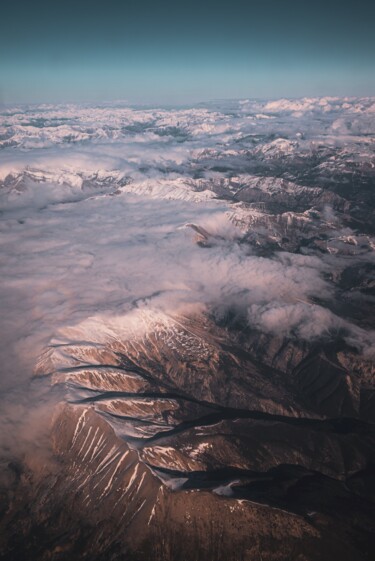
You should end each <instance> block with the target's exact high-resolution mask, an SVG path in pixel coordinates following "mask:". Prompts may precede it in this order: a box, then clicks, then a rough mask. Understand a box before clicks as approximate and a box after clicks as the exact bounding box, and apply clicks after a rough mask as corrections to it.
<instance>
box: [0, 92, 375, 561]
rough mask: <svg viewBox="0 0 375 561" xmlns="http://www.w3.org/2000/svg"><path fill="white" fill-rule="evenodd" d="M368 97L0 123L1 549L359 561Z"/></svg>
mask: <svg viewBox="0 0 375 561" xmlns="http://www.w3.org/2000/svg"><path fill="white" fill-rule="evenodd" d="M374 134H375V98H308V99H307V98H304V99H298V100H288V99H281V100H279V101H252V100H242V101H225V102H215V103H214V102H212V103H205V104H199V105H195V106H186V107H183V108H181V107H180V108H175V107H167V108H166V107H148V108H145V107H136V106H127V105H125V104H121V103H118V104H115V103H112V104H104V105H46V104H44V105H39V106H35V105H33V106H19V107H12V108H8V109H6V110H4V111H3V112H2V114H1V127H0V205H1V215H0V217H1V222H0V228H1V236H0V244H1V245H0V254H1V280H2V282H1V289H0V310H1V320H0V324H1V337H0V358H1V365H2V379H1V386H0V389H1V396H0V403H1V408H2V415H1V424H0V434H1V437H0V497H1V501H0V557H1V559H4V560H7V561H8V560H9V561H18V560H21V559H22V560H29V561H34V560H35V561H44V560H50V559H52V560H64V561H65V560H69V561H74V560H81V559H89V560H90V561H104V560H105V561H112V560H113V561H118V560H125V559H126V560H129V561H190V560H195V561H224V560H225V561H255V560H259V559H262V560H263V561H284V560H285V561H292V560H295V561H297V560H298V561H331V560H332V559H340V561H359V560H361V561H366V560H370V559H372V558H373V557H372V555H373V551H374V547H375V543H374V535H375V522H374V520H375V509H374V501H375V477H374V476H375V470H374V465H375V427H374V423H375V369H374V357H375V313H374V312H375V251H374V250H375V220H374V218H375V217H374V209H375V200H374V189H375V142H374Z"/></svg>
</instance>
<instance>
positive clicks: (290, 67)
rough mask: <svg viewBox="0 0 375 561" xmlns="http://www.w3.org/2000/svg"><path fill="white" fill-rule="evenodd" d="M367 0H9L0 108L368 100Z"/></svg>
mask: <svg viewBox="0 0 375 561" xmlns="http://www.w3.org/2000/svg"><path fill="white" fill-rule="evenodd" d="M374 21H375V3H374V2H370V1H368V0H367V1H366V0H358V1H357V2H355V3H353V2H347V1H345V0H343V1H341V2H339V1H338V0H326V1H325V2H323V1H322V0H316V1H315V2H301V1H300V2H297V1H296V0H285V1H280V0H279V1H276V0H269V1H268V2H264V3H262V4H261V3H260V2H253V1H252V0H248V1H243V0H234V1H233V2H231V3H229V2H223V1H222V0H218V1H216V2H214V1H212V0H206V1H205V2H198V1H197V0H191V1H190V2H189V3H177V2H172V1H171V0H164V1H161V2H152V1H150V0H143V1H138V2H136V1H133V0H132V1H129V0H127V1H120V0H107V1H106V2H99V1H97V0H91V1H90V2H85V1H81V2H78V1H76V2H73V1H72V0H65V1H60V0H57V1H55V2H51V1H50V2H46V1H45V0H35V1H34V2H31V1H30V0H29V1H28V2H27V1H25V0H19V1H18V2H15V3H12V4H10V3H8V4H7V5H5V6H3V7H2V17H1V20H0V102H4V103H7V104H12V103H20V102H64V101H103V100H113V99H126V100H128V101H129V102H131V103H176V104H179V103H190V102H196V101H204V100H209V99H218V98H245V97H252V98H254V97H267V98H276V97H300V96H320V95H350V96H351V95H359V96H362V95H363V96H366V95H375V56H374V55H375V34H374V33H373V22H374Z"/></svg>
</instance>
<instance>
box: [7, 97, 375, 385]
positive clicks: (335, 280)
mask: <svg viewBox="0 0 375 561" xmlns="http://www.w3.org/2000/svg"><path fill="white" fill-rule="evenodd" d="M374 107H375V101H374V100H373V99H338V98H327V99H304V100H297V101H290V100H281V101H272V102H253V101H246V100H245V101H241V102H226V103H222V104H220V103H215V104H206V105H201V106H197V107H190V108H184V109H181V108H180V109H165V108H156V109H144V108H130V107H124V106H122V105H117V106H100V107H87V106H72V105H69V106H46V105H43V106H35V107H16V108H11V109H8V110H7V111H5V112H3V113H2V115H1V127H0V181H1V183H0V204H1V226H0V227H1V238H0V252H1V278H2V286H1V292H0V310H1V328H0V329H1V333H0V335H1V336H0V356H1V364H2V372H1V388H2V389H4V390H6V391H7V392H10V393H9V395H10V394H11V392H15V391H19V388H20V387H21V386H24V385H25V384H27V382H28V380H29V379H30V377H31V375H32V372H33V368H34V366H35V362H36V360H37V357H38V356H39V355H40V354H41V352H42V351H43V349H44V348H45V346H46V345H47V344H48V343H49V342H50V341H51V340H53V338H54V337H58V336H59V333H61V332H63V331H64V329H66V328H67V327H74V326H77V325H80V324H84V325H96V328H97V329H99V328H98V325H102V329H103V330H104V331H105V329H106V327H105V326H112V327H111V329H113V326H114V325H116V324H117V325H120V324H121V325H122V324H126V322H127V320H126V317H127V314H129V313H131V311H132V310H133V309H134V307H140V306H146V307H148V308H150V309H154V308H155V309H160V310H162V311H164V312H167V313H169V314H176V313H179V312H180V311H183V310H186V309H189V310H191V309H199V310H206V311H208V312H209V313H210V312H211V311H214V313H215V314H216V317H220V316H222V315H224V314H225V313H226V311H227V309H228V308H229V307H230V308H231V309H235V310H237V311H238V312H239V313H240V314H241V315H242V316H243V317H245V318H246V321H247V322H248V325H250V326H251V327H253V328H254V329H258V330H260V331H264V332H267V333H271V334H276V335H278V336H282V337H292V338H293V337H294V338H299V339H303V340H308V341H309V340H319V338H322V337H323V338H335V337H336V338H337V337H342V338H343V340H345V341H346V342H347V343H348V344H350V345H353V346H354V347H355V348H356V349H357V350H358V351H359V352H360V353H364V354H366V355H371V354H372V353H373V345H374V331H373V326H372V325H371V322H369V321H368V317H367V319H366V317H364V316H365V315H366V314H363V312H360V311H358V310H363V308H364V307H365V308H366V306H372V305H373V296H372V292H371V290H372V289H371V290H370V289H369V288H371V286H372V284H371V283H373V277H371V275H373V273H371V270H373V269H371V268H372V267H373V266H374V247H375V245H374V238H373V232H372V230H371V227H370V226H369V224H370V225H371V216H373V215H371V212H372V208H373V207H371V204H372V202H371V201H372V197H373V194H372V191H371V185H372V187H373V181H374V168H375V155H374V142H373V136H372V135H373V134H374V132H375V111H374ZM361 267H362V268H363V267H365V268H366V267H367V269H366V271H370V277H369V278H366V279H365V281H364V282H366V283H367V284H366V286H367V289H366V290H367V292H366V290H363V287H361V286H359V285H358V282H359V281H358V282H357V281H355V282H357V285H355V282H354V280H353V282H354V285H353V286H346V285H345V282H344V281H345V278H347V277H348V275H346V277H345V275H344V277H343V276H342V275H343V272H344V271H348V270H350V271H351V270H353V271H357V270H359V269H360V268H361ZM358 268H359V269H358ZM361 270H362V269H361ZM348 274H349V273H348ZM356 274H357V273H355V274H354V273H353V275H354V277H355V275H356ZM357 276H358V275H357ZM354 277H353V278H354ZM355 278H357V277H355ZM343 279H344V280H343ZM357 280H358V279H357ZM340 283H341V284H340ZM343 283H344V284H343ZM369 283H370V284H369ZM349 284H350V282H349ZM370 285H371V286H370ZM348 291H351V294H350V298H348V294H349V292H348ZM349 301H350V305H349ZM353 302H354V308H355V309H354V311H353V309H352V308H353ZM345 303H348V307H346V304H345ZM355 306H357V307H355ZM368 309H370V308H368ZM368 315H369V314H368ZM89 318H95V321H94V323H92V321H91V320H89ZM119 318H120V319H119ZM90 321H91V323H90ZM87 322H88V323H87ZM108 329H109V327H108ZM104 331H103V332H104ZM101 337H102V336H101V335H100V334H99V333H98V334H97V340H101Z"/></svg>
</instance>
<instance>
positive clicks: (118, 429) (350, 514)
mask: <svg viewBox="0 0 375 561" xmlns="http://www.w3.org/2000/svg"><path fill="white" fill-rule="evenodd" d="M124 322H125V325H126V323H128V324H129V325H132V326H133V328H132V329H131V330H130V329H129V330H128V336H129V339H128V340H125V339H123V340H113V339H112V338H111V342H109V343H104V342H103V341H99V342H97V346H94V340H93V339H92V338H90V333H92V332H93V330H92V325H90V324H83V325H82V326H81V328H80V329H78V328H76V329H75V332H74V334H75V337H76V342H74V341H71V342H70V343H69V345H67V344H66V343H64V345H62V344H61V345H58V344H57V343H56V342H55V343H54V345H53V346H52V347H51V348H50V349H48V350H46V351H45V353H44V355H43V356H42V357H41V359H40V361H39V363H38V370H37V375H38V376H44V377H45V376H47V377H48V379H49V380H50V382H51V383H52V384H53V385H59V386H62V387H64V388H65V391H66V392H67V399H68V401H69V403H66V404H63V403H61V404H60V405H59V406H57V407H56V408H55V411H54V417H53V422H52V428H51V457H52V458H53V462H52V463H51V464H49V463H47V464H46V465H44V466H43V467H42V468H40V469H39V470H37V471H35V469H34V470H32V468H28V467H27V466H28V459H27V458H26V460H25V465H24V467H23V470H24V471H22V473H19V474H18V481H15V482H14V483H13V485H14V496H15V497H16V498H15V500H14V501H12V503H11V504H10V505H9V510H8V511H7V513H6V514H5V516H4V518H3V520H2V527H3V530H6V533H7V534H8V536H9V534H10V535H11V536H12V537H11V539H10V541H9V542H8V545H7V548H6V550H5V551H6V553H5V552H4V559H18V558H21V557H26V558H27V557H28V556H29V557H32V558H35V559H48V558H53V559H54V558H56V559H60V558H61V559H65V558H67V559H68V558H69V559H80V558H83V557H87V558H89V559H122V558H130V559H155V560H158V561H159V560H160V561H162V560H163V561H164V560H168V561H169V560H171V561H172V560H175V559H186V560H190V559H199V560H201V559H202V560H206V559H207V560H216V559H217V560H220V559H223V557H224V558H225V559H231V560H232V559H233V560H237V559H238V560H239V559H241V560H252V559H257V558H263V559H270V560H271V559H275V560H276V559H278V560H280V559H314V560H315V559H327V560H328V559H330V558H331V556H332V554H333V552H335V553H337V552H340V556H341V558H342V559H348V560H352V559H353V560H354V559H358V556H361V558H363V559H367V558H368V559H370V551H369V550H367V549H366V548H368V547H369V545H368V544H369V535H370V534H371V532H373V530H374V526H373V519H372V514H373V508H372V503H371V502H368V500H369V497H370V496H371V487H369V482H370V481H371V477H372V472H371V469H369V463H371V462H374V461H375V452H374V451H375V430H374V428H373V425H371V424H369V423H368V421H367V419H366V415H362V414H361V411H362V401H363V392H361V386H362V381H361V379H360V377H358V376H355V375H354V374H350V373H349V372H348V370H346V368H344V367H343V365H342V364H341V362H340V358H339V354H338V353H337V352H335V351H334V349H332V348H331V349H326V350H323V349H320V350H319V351H316V350H314V349H303V350H301V349H300V350H298V348H294V349H293V351H294V353H295V355H296V357H297V358H296V359H295V361H296V364H293V365H291V364H290V363H289V361H286V360H285V358H280V356H279V358H278V361H277V368H276V367H273V366H269V365H267V364H265V361H259V360H257V359H255V358H254V355H253V354H250V353H249V352H248V351H245V350H244V348H243V346H242V345H240V344H239V343H240V338H242V337H244V334H243V332H242V333H241V335H240V336H239V335H238V334H237V333H236V331H235V330H233V329H232V330H230V329H229V328H228V327H223V326H218V325H217V324H215V322H214V321H213V320H212V319H210V318H209V317H207V316H206V315H204V314H203V315H200V316H195V317H181V316H179V317H171V316H166V315H163V314H161V313H158V314H156V313H154V312H150V311H149V310H146V311H143V310H138V311H136V312H133V313H132V314H131V317H129V318H126V317H125V318H124ZM105 329H106V326H105V325H103V326H102V330H103V332H104V331H105ZM65 335H67V333H65ZM82 340H84V341H85V344H84V345H83V344H82V343H80V341H82ZM258 343H259V341H258ZM259 344H261V343H259ZM263 344H266V345H267V348H268V349H270V347H271V345H269V342H268V341H267V342H266V343H263ZM259 352H261V349H259V348H258V353H259ZM290 352H291V349H290V351H289V353H290ZM277 354H278V355H280V352H278V353H277ZM287 356H288V354H287ZM270 358H271V360H270V362H274V363H275V362H276V360H275V357H270ZM347 360H349V359H347ZM288 371H290V374H289V375H288ZM10 469H13V471H15V470H16V467H15V466H13V467H11V468H10ZM348 535H349V536H350V540H348ZM348 543H349V544H350V547H348ZM366 551H368V553H366Z"/></svg>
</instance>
